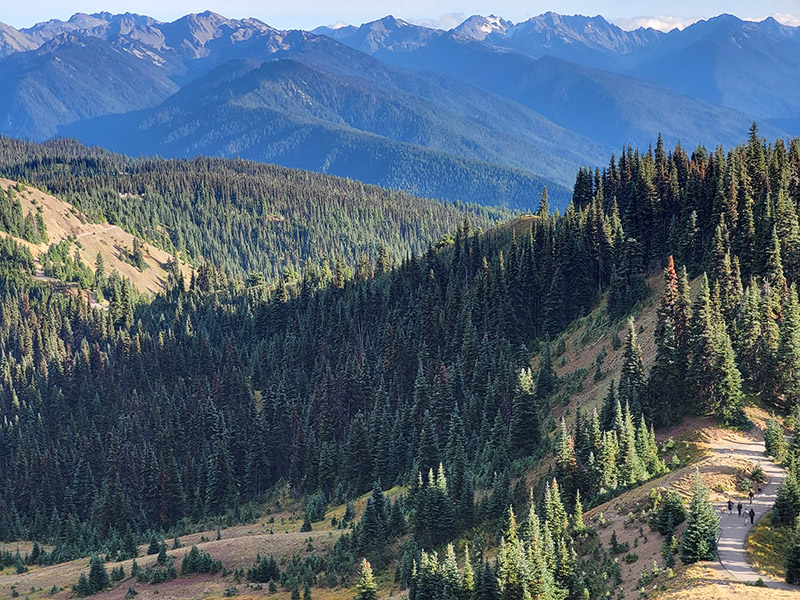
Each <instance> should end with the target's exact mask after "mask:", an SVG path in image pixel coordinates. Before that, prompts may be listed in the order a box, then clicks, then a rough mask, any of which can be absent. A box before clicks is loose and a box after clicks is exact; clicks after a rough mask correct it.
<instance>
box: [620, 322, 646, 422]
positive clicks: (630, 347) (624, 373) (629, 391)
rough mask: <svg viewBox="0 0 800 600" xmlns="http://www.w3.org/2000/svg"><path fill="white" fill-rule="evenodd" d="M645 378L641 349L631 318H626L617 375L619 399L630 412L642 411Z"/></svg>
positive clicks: (636, 413) (637, 412) (635, 413)
mask: <svg viewBox="0 0 800 600" xmlns="http://www.w3.org/2000/svg"><path fill="white" fill-rule="evenodd" d="M645 390H646V379H645V373H644V362H643V359H642V349H641V347H640V346H639V342H638V341H637V339H636V329H635V327H634V323H633V318H629V319H628V335H627V337H626V338H625V345H624V346H623V351H622V370H621V372H620V377H619V387H618V394H619V401H620V404H622V405H625V404H627V405H628V407H629V408H630V411H631V414H634V415H638V414H639V413H641V412H642V403H643V400H644V398H645Z"/></svg>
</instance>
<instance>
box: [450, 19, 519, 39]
mask: <svg viewBox="0 0 800 600" xmlns="http://www.w3.org/2000/svg"><path fill="white" fill-rule="evenodd" d="M513 25H514V24H513V23H512V22H511V21H506V20H505V19H503V18H501V17H498V16H495V15H489V16H488V17H484V16H482V15H473V16H471V17H470V18H469V19H467V20H466V21H464V22H463V23H461V25H459V26H458V27H456V28H455V29H453V32H455V33H458V34H460V35H462V36H464V37H468V38H470V39H473V40H485V39H486V38H487V37H488V36H490V35H492V34H493V33H499V34H500V35H503V34H505V33H506V31H508V30H509V28H510V27H512V26H513Z"/></svg>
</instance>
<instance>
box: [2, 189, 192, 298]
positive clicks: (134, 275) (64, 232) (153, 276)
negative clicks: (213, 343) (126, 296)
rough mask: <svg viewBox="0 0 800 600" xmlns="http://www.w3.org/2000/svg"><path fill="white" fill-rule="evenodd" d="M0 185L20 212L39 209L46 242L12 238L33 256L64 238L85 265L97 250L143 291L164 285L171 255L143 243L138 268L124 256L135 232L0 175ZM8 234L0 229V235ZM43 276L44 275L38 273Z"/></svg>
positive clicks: (110, 266) (92, 261)
mask: <svg viewBox="0 0 800 600" xmlns="http://www.w3.org/2000/svg"><path fill="white" fill-rule="evenodd" d="M0 189H2V190H4V191H9V190H10V191H11V193H12V194H13V195H14V197H15V198H17V199H18V200H19V201H20V204H21V205H22V210H23V213H24V214H26V215H27V214H29V213H34V214H35V213H36V212H39V211H41V215H42V217H43V220H44V223H45V226H46V227H47V242H42V243H39V244H33V243H30V242H27V241H25V240H22V239H19V238H15V240H16V241H17V242H18V243H20V244H22V245H24V246H26V247H27V248H28V249H29V250H30V251H31V254H33V257H34V258H35V259H37V260H38V259H39V258H40V257H41V256H42V255H44V254H46V253H47V251H48V250H49V249H50V248H51V247H53V246H56V245H58V244H59V243H61V242H64V241H68V240H69V241H72V242H73V243H74V245H73V246H72V247H73V248H74V249H77V251H78V254H79V256H80V258H81V260H82V261H83V263H84V264H86V265H92V268H94V265H95V263H96V260H97V255H98V254H99V255H100V256H101V257H102V259H103V262H104V263H105V265H106V268H107V269H108V270H109V271H117V272H118V273H119V274H120V275H122V276H123V277H127V278H128V279H130V280H131V282H133V283H134V285H136V287H137V288H139V290H141V291H143V292H149V293H156V292H160V291H162V290H163V289H164V285H165V283H166V281H167V268H168V267H167V265H168V263H169V262H170V261H172V260H173V257H172V256H171V255H170V254H169V253H167V252H165V251H164V250H162V249H160V248H156V247H155V246H153V245H151V244H147V243H143V244H142V246H143V254H144V262H145V267H144V268H143V269H141V270H140V269H138V268H137V267H135V266H134V265H132V264H131V262H130V260H129V259H128V258H127V257H128V255H129V254H130V253H131V251H132V250H133V245H134V239H135V236H134V235H132V234H130V233H128V232H126V231H124V230H123V229H122V228H120V227H119V226H117V225H110V224H108V223H91V222H89V220H88V218H87V215H86V214H84V213H82V212H80V211H79V210H77V209H76V208H75V207H74V206H72V205H70V204H67V203H66V202H64V201H63V200H59V199H58V198H55V197H54V196H51V195H50V194H46V193H44V192H42V191H41V190H39V189H36V188H34V187H31V186H29V185H24V184H20V183H18V182H15V181H11V180H9V179H2V178H0ZM7 235H8V234H6V233H4V232H2V231H0V236H7ZM181 269H182V270H183V272H184V275H185V276H186V277H187V278H189V277H191V272H192V269H191V268H190V267H189V266H188V265H186V264H183V263H182V265H181ZM40 277H42V279H43V280H47V278H46V277H45V276H43V275H41V276H40Z"/></svg>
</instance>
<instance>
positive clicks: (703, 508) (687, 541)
mask: <svg viewBox="0 0 800 600" xmlns="http://www.w3.org/2000/svg"><path fill="white" fill-rule="evenodd" d="M718 527H719V517H718V516H717V511H716V510H715V509H714V505H713V504H711V501H710V500H709V497H708V489H707V488H706V487H705V486H703V483H702V482H701V481H700V473H699V472H698V473H697V474H696V475H695V483H694V490H693V492H692V499H691V501H690V503H689V514H688V516H687V519H686V527H685V529H684V530H683V536H682V539H681V560H682V561H683V562H684V563H686V564H689V563H693V562H697V561H699V560H714V559H715V558H716V557H717V529H718Z"/></svg>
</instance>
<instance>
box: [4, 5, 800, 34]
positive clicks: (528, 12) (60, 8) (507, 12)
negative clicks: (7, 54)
mask: <svg viewBox="0 0 800 600" xmlns="http://www.w3.org/2000/svg"><path fill="white" fill-rule="evenodd" d="M206 9H209V10H213V11H215V12H218V13H220V14H223V15H225V16H228V17H237V18H240V17H257V18H259V19H261V20H262V21H265V22H267V23H269V24H270V25H272V26H274V27H278V28H281V29H288V28H302V29H311V28H313V27H315V26H317V25H332V24H336V23H355V24H360V23H363V22H365V21H371V20H374V19H376V18H380V17H382V16H385V15H387V14H393V15H394V16H396V17H401V18H404V19H406V20H408V21H413V22H417V23H423V24H426V25H435V26H438V27H446V28H449V27H452V26H453V25H454V24H456V23H458V22H460V21H462V20H463V19H464V18H466V17H468V16H470V15H473V14H484V15H486V14H496V15H499V16H503V17H505V18H506V19H509V20H511V21H514V22H518V21H523V20H525V19H527V18H529V17H531V16H534V15H537V14H540V13H542V12H545V11H548V10H553V11H555V12H559V13H564V14H574V13H580V14H589V15H595V14H602V15H603V16H605V17H606V18H608V19H609V20H612V21H615V22H617V23H618V24H620V25H621V26H623V27H626V28H633V27H634V26H636V25H640V24H644V25H648V26H653V27H658V28H662V29H664V28H669V27H671V26H685V25H686V24H688V23H691V22H693V21H695V20H697V19H698V18H702V17H709V16H714V15H717V14H720V13H723V12H727V13H733V14H735V15H737V16H739V17H741V18H744V19H758V20H761V19H763V18H764V17H766V16H769V15H773V16H775V17H776V18H778V20H780V21H782V22H784V23H789V24H792V25H800V0H759V1H758V2H755V1H753V0H705V1H702V2H698V0H672V1H671V2H670V3H669V4H667V3H665V2H664V1H663V0H550V1H547V0H395V1H390V0H338V1H333V2H331V1H328V2H321V1H320V0H289V1H288V2H287V1H285V0H284V1H276V0H269V1H261V0H166V1H165V0H27V1H25V0H23V1H18V0H0V21H2V22H5V23H8V24H10V25H13V26H14V27H27V26H30V25H32V24H33V23H35V22H38V21H43V20H47V19H53V18H57V19H67V18H69V16H71V15H72V14H73V13H76V12H87V13H92V12H99V11H109V12H135V13H140V14H146V15H150V16H152V17H155V18H157V19H160V20H162V21H169V20H173V19H175V18H177V17H180V16H182V15H184V14H186V13H190V12H202V11H204V10H206Z"/></svg>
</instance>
